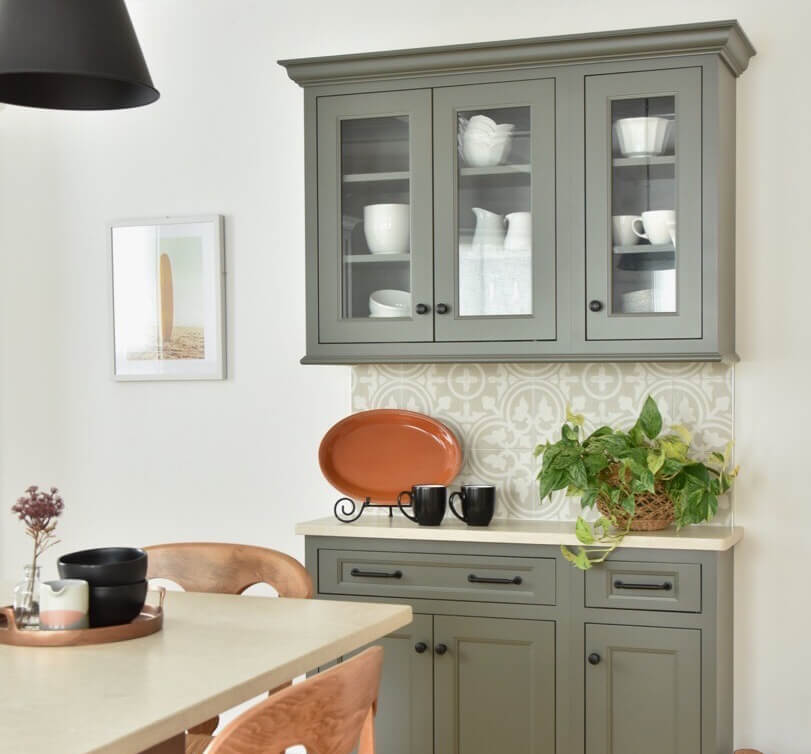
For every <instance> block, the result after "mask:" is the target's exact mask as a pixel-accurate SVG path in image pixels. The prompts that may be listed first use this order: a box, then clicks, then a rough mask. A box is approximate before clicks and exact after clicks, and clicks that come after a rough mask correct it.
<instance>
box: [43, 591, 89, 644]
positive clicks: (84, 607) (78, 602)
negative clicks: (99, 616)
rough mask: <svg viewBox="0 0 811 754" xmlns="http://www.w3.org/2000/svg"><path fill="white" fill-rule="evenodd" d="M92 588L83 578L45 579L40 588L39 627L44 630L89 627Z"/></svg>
mask: <svg viewBox="0 0 811 754" xmlns="http://www.w3.org/2000/svg"><path fill="white" fill-rule="evenodd" d="M89 608H90V589H89V587H88V584H87V582H86V581H84V580H82V579H56V580H54V581H43V582H42V583H41V584H40V590H39V627H40V629H42V630H44V631H59V630H63V629H78V628H87V627H88V625H89V624H88V611H89Z"/></svg>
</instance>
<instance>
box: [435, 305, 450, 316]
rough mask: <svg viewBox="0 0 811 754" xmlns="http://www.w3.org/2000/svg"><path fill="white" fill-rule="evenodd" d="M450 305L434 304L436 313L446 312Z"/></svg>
mask: <svg viewBox="0 0 811 754" xmlns="http://www.w3.org/2000/svg"><path fill="white" fill-rule="evenodd" d="M449 309H450V307H449V306H448V305H447V304H437V305H436V313H437V314H447V313H448V311H449Z"/></svg>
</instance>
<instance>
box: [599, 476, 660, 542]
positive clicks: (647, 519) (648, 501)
mask: <svg viewBox="0 0 811 754" xmlns="http://www.w3.org/2000/svg"><path fill="white" fill-rule="evenodd" d="M618 471H619V467H618V466H615V467H614V468H612V469H611V471H610V473H609V474H608V475H607V476H606V480H605V481H606V482H608V483H609V484H610V485H611V486H612V487H618V486H619V477H618ZM654 489H655V492H640V493H639V494H637V495H634V505H635V510H634V518H633V520H632V521H631V526H630V530H631V531H660V530H661V529H667V527H668V526H670V524H672V523H673V519H674V516H675V510H674V508H673V501H672V500H671V499H670V496H669V495H668V494H667V492H666V491H665V488H664V486H663V485H662V483H661V482H660V481H657V482H656V485H655V487H654ZM597 510H599V511H600V513H601V514H602V515H603V516H605V517H606V518H611V515H612V513H613V515H614V518H615V519H616V521H617V526H618V527H619V528H621V529H624V528H625V527H626V526H628V514H627V513H625V511H624V510H623V509H619V510H618V509H617V508H609V506H608V504H607V501H606V500H605V499H603V498H598V499H597Z"/></svg>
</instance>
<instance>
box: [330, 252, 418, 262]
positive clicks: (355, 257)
mask: <svg viewBox="0 0 811 754" xmlns="http://www.w3.org/2000/svg"><path fill="white" fill-rule="evenodd" d="M410 260H411V254H408V253H406V254H347V255H345V256H344V262H345V263H346V264H376V263H378V262H382V263H386V264H391V263H392V262H408V261H410Z"/></svg>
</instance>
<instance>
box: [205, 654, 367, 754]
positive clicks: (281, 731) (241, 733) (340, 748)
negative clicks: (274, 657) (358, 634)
mask: <svg viewBox="0 0 811 754" xmlns="http://www.w3.org/2000/svg"><path fill="white" fill-rule="evenodd" d="M382 667H383V650H382V649H381V648H380V647H372V648H371V649H367V650H366V651H365V652H362V653H361V654H359V655H357V656H356V657H353V658H352V659H351V660H347V661H346V662H342V663H340V664H339V665H335V666H334V667H332V668H330V669H329V670H325V671H324V672H323V673H319V674H318V675H316V676H313V677H312V678H310V679H309V680H306V681H302V682H301V683H297V684H295V685H294V686H290V687H289V688H286V689H285V690H284V691H279V692H277V693H275V694H273V695H272V696H270V697H268V698H267V699H266V700H265V701H263V702H261V703H260V704H257V705H256V706H255V707H251V708H250V709H249V710H247V711H246V712H243V713H242V714H241V715H240V716H239V717H238V718H236V719H235V720H233V721H232V722H231V723H230V724H229V725H228V726H227V727H226V728H225V729H224V730H223V731H222V732H221V733H219V734H218V735H217V736H216V737H215V738H214V743H213V744H212V745H211V748H210V749H209V750H208V754H266V753H267V752H277V751H284V750H285V749H287V748H288V747H290V746H296V745H304V747H305V748H306V749H307V752H308V754H349V752H351V751H352V750H353V749H354V748H355V747H356V746H357V747H358V754H375V744H374V712H375V707H376V705H377V693H378V688H379V686H380V671H381V669H382Z"/></svg>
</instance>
